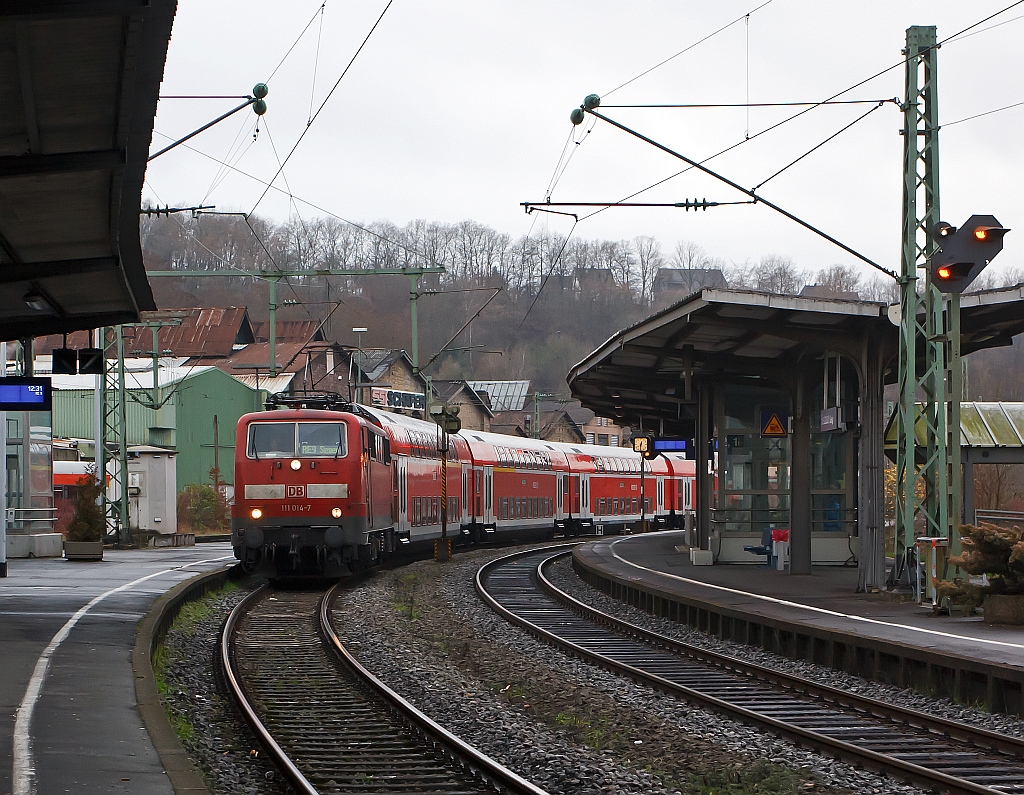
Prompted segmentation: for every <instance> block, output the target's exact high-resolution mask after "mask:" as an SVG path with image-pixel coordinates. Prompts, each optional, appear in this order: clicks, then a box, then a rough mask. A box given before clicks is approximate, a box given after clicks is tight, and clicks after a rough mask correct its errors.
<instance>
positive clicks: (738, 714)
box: [475, 550, 1012, 795]
mask: <svg viewBox="0 0 1024 795" xmlns="http://www.w3.org/2000/svg"><path fill="white" fill-rule="evenodd" d="M562 554H565V553H562ZM531 555H534V556H536V555H538V552H537V551H536V550H530V551H525V552H517V553H513V554H511V555H505V556H503V557H501V558H497V559H495V560H493V561H491V562H490V563H488V564H486V565H484V566H483V567H481V568H480V569H479V570H478V571H477V574H476V578H475V582H476V589H477V592H478V594H479V595H480V597H481V598H482V599H483V601H484V602H485V603H487V604H488V605H489V606H490V607H491V609H493V610H494V611H495V612H496V613H498V614H499V615H501V616H502V617H504V618H505V619H506V620H508V621H509V622H511V623H513V624H516V625H517V626H520V627H522V628H523V629H525V630H527V631H528V632H530V633H531V634H533V635H535V636H536V637H538V638H539V639H541V640H543V641H545V642H546V643H548V644H550V645H553V646H555V647H557V648H560V649H562V650H564V651H567V652H569V653H570V654H572V655H574V656H576V657H579V658H580V659H583V660H585V661H587V662H590V663H593V664H596V665H598V666H600V667H603V668H606V669H608V670H611V671H613V672H615V673H618V674H622V675H624V676H627V677H629V678H631V679H634V680H636V681H639V682H642V683H644V684H648V685H650V686H653V687H654V688H656V689H658V690H661V691H663V692H667V693H670V694H672V695H677V696H681V697H683V698H685V699H687V700H689V701H692V702H695V703H697V704H700V705H701V706H704V707H706V708H709V709H711V710H713V711H715V712H719V713H722V714H725V715H727V716H729V717H730V718H733V719H735V720H737V721H739V722H742V723H747V724H751V725H754V726H756V727H758V728H760V729H764V730H767V731H769V732H771V733H775V734H778V735H780V736H782V737H785V738H786V739H789V740H791V741H793V742H795V743H797V744H798V745H801V746H803V747H806V748H810V749H813V750H815V751H819V752H821V753H825V754H827V755H829V756H833V757H836V758H839V759H841V760H843V761H846V762H850V763H852V764H855V765H860V766H862V767H865V768H868V769H871V770H874V771H876V772H879V773H883V774H888V775H896V776H898V777H899V778H902V779H903V780H906V781H910V782H911V783H914V784H917V785H919V786H924V787H927V788H933V789H937V790H939V791H941V792H948V793H950V794H951V795H1006V793H1005V792H1004V791H1003V790H1000V789H995V788H992V787H987V786H984V785H981V784H976V783H974V782H971V781H967V780H965V779H962V778H958V777H955V776H951V775H948V774H946V773H942V772H939V771H935V770H930V769H928V768H926V767H923V766H921V765H917V764H914V763H913V762H907V761H905V760H902V759H897V758H895V757H892V756H889V755H887V754H884V753H879V752H877V751H873V750H871V749H869V748H864V747H861V746H858V745H856V744H854V743H851V742H847V741H845V740H841V739H838V738H835V737H830V736H828V735H826V734H823V733H821V732H818V731H814V730H811V729H806V728H803V727H800V726H797V725H795V724H793V723H790V722H787V721H784V720H779V719H776V718H773V717H771V716H769V715H765V714H761V713H759V712H756V711H754V710H752V709H747V708H746V707H743V706H740V705H738V704H733V703H730V702H729V701H726V700H724V699H722V698H718V697H716V696H714V695H711V694H709V693H705V692H701V691H700V690H699V689H694V688H692V687H688V686H686V685H683V684H680V683H678V682H674V681H671V680H669V679H666V678H665V677H663V676H660V675H658V674H654V673H651V672H650V671H646V670H644V669H643V668H641V667H637V666H636V665H632V664H630V663H626V662H623V661H621V660H617V659H615V658H613V657H610V656H608V655H606V654H602V653H600V652H596V651H593V650H590V649H587V648H585V647H583V646H581V645H579V644H577V643H574V642H573V641H571V640H568V639H566V638H564V637H561V636H560V635H558V634H556V633H555V632H552V631H549V630H547V629H544V628H543V627H541V626H539V625H538V624H536V623H534V622H533V621H530V620H528V619H527V618H524V617H523V616H520V615H518V614H517V613H515V612H514V611H513V610H510V609H508V608H507V607H505V606H504V605H503V604H501V603H500V601H499V600H498V599H497V598H495V597H494V596H493V595H492V594H491V593H490V592H489V591H488V588H487V585H486V584H485V581H487V580H489V579H490V578H491V576H492V575H493V574H494V573H495V572H496V571H497V570H498V569H500V568H501V567H502V566H506V565H509V564H510V563H512V562H514V561H515V560H516V559H518V558H523V557H527V556H531ZM559 556H560V555H559ZM551 557H554V556H551ZM545 560H547V559H545ZM544 562H545V561H542V562H541V564H539V565H538V566H537V567H536V568H535V570H534V571H533V572H531V573H532V574H535V573H536V571H537V570H539V569H540V568H541V566H542V565H543V563H544ZM538 579H539V578H538ZM530 584H531V585H532V587H533V590H534V591H535V592H537V591H539V590H540V589H539V588H538V586H537V584H535V583H533V582H532V577H531V578H530ZM552 587H553V586H552ZM528 591H529V588H523V587H521V586H519V587H518V588H517V589H516V591H515V592H516V594H517V596H520V597H522V596H524V595H526V596H528V595H529V594H528ZM540 595H541V596H542V597H543V598H545V599H552V598H553V597H549V596H547V595H546V594H544V593H543V592H542V591H541V592H540ZM570 598H571V597H570ZM595 612H597V611H595ZM608 618H609V619H611V618H612V617H611V616H608ZM612 620H615V619H612ZM593 623H596V622H593ZM605 629H606V631H607V632H608V633H609V635H612V636H614V637H619V638H621V635H620V634H619V633H618V632H613V631H612V630H610V629H607V628H605ZM639 629H640V628H638V627H637V628H631V629H630V634H632V635H633V638H637V637H638V635H637V634H636V631H637V630H639ZM652 634H653V633H652ZM658 637H659V638H660V637H661V636H658ZM665 640H668V639H665ZM658 642H659V643H660V642H661V641H660V640H659V641H658ZM646 645H648V646H649V645H651V644H649V643H648V644H646ZM695 651H696V649H695ZM701 651H702V650H701ZM726 659H727V660H728V666H729V667H730V668H732V669H734V670H737V671H738V667H739V665H740V662H739V661H738V660H732V659H730V658H726ZM642 664H643V663H640V665H642ZM773 673H774V674H776V675H777V672H773ZM800 686H801V688H810V687H812V686H813V687H815V688H820V687H822V686H820V685H816V684H814V683H811V682H806V680H800ZM850 695H851V694H844V696H846V697H849V696H850ZM857 712H858V714H860V713H861V712H863V710H857ZM908 712H910V711H908ZM913 715H914V716H915V719H916V717H917V716H919V715H920V713H913ZM926 717H928V720H929V721H940V720H941V719H935V718H931V717H930V716H926ZM912 725H913V724H912ZM922 728H924V727H922ZM957 728H958V729H959V730H960V731H965V730H966V729H965V727H962V726H958V727H957ZM986 734H987V735H991V734H994V733H991V732H987V733H986ZM985 739H986V741H987V740H988V738H987V737H986V738H985ZM1003 739H1005V740H1007V741H1011V742H1012V738H1003ZM981 745H982V747H983V748H984V747H985V743H982V744H981Z"/></svg>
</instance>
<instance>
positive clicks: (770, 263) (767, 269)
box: [729, 254, 805, 295]
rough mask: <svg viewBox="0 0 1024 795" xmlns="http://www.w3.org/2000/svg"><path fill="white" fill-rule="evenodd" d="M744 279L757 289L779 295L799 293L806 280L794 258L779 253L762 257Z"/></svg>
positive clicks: (730, 281)
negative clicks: (794, 262) (797, 267)
mask: <svg viewBox="0 0 1024 795" xmlns="http://www.w3.org/2000/svg"><path fill="white" fill-rule="evenodd" d="M744 280H745V281H747V283H748V284H749V285H750V287H752V288H753V289H755V290H760V291H762V292H766V293H775V294H777V295H793V294H795V293H798V292H800V288H801V287H803V285H804V281H805V279H804V274H803V273H802V272H801V271H798V270H797V269H796V266H795V265H794V264H793V260H791V259H790V258H789V257H782V256H779V255H778V254H767V255H765V256H763V257H761V261H760V262H759V263H758V264H757V265H756V266H754V267H752V268H750V269H749V271H748V273H747V274H746V276H745V279H744ZM729 283H730V284H731V283H732V279H730V280H729Z"/></svg>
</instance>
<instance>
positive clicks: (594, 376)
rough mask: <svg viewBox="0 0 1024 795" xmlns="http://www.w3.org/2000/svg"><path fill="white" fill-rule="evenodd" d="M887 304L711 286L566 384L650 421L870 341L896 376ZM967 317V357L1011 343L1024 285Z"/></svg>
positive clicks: (971, 309) (599, 405) (619, 338)
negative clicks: (707, 392)
mask: <svg viewBox="0 0 1024 795" xmlns="http://www.w3.org/2000/svg"><path fill="white" fill-rule="evenodd" d="M889 311H890V307H889V305H887V304H884V303H878V302H874V301H860V300H846V299H828V298H811V297H802V296H795V295H773V294H770V293H761V292H755V291H751V290H728V289H704V290H700V291H698V292H696V293H694V294H693V295H691V296H689V297H687V298H684V299H683V300H681V301H679V302H678V303H677V304H674V305H673V306H670V307H668V308H667V309H665V310H662V311H661V312H658V313H657V314H654V315H652V316H651V317H649V318H647V319H646V320H643V321H641V322H639V323H637V324H635V325H633V326H630V327H629V328H626V329H623V330H622V331H620V332H618V333H617V334H615V335H614V336H612V337H611V338H610V339H609V340H608V341H607V342H605V343H604V344H603V345H602V346H601V347H600V348H598V349H597V350H595V351H594V352H593V353H591V354H590V355H589V356H588V357H587V358H586V359H584V360H583V361H582V362H580V363H579V364H577V365H576V366H575V367H573V368H572V370H570V372H569V375H568V377H567V381H568V382H569V386H570V388H571V390H572V394H573V397H576V398H578V399H579V400H580V401H581V402H582V403H583V405H584V406H586V407H587V408H589V409H592V410H593V411H595V412H596V413H597V414H598V415H599V416H606V417H615V418H617V419H619V420H621V421H622V422H623V423H625V424H633V425H639V424H640V420H641V418H644V421H643V424H644V427H651V425H650V424H649V422H650V421H655V420H656V421H661V422H664V423H666V424H667V427H671V425H672V424H673V423H675V422H676V421H678V420H680V419H682V420H685V419H686V418H687V417H688V416H691V414H692V412H691V413H688V411H687V407H688V406H691V405H693V404H695V402H696V401H695V397H694V392H693V384H694V383H695V382H696V381H698V380H705V381H706V380H712V381H716V382H720V383H721V382H727V381H736V380H746V381H749V380H760V381H763V382H770V383H775V384H779V385H782V386H788V385H789V383H790V382H791V379H792V377H793V376H792V374H793V371H794V368H795V367H796V365H797V363H798V362H801V361H805V360H806V358H807V357H808V356H820V355H821V354H822V353H824V352H826V351H830V352H839V353H842V354H844V355H845V356H848V357H849V358H850V359H852V360H853V361H855V362H861V361H862V360H863V359H864V358H865V346H867V347H868V348H870V350H871V354H872V356H871V358H872V359H873V360H875V361H880V362H882V363H883V365H885V366H886V371H885V380H886V381H888V382H893V381H895V380H896V373H895V362H894V359H895V356H896V353H897V352H898V346H899V336H898V329H897V327H896V326H895V325H893V323H892V322H891V321H890V319H889ZM897 317H898V313H897ZM960 324H961V331H962V343H961V350H962V352H963V353H964V354H965V355H966V354H968V353H971V352H973V351H976V350H981V349H983V348H990V347H996V346H999V345H1009V344H1011V342H1012V338H1013V336H1014V335H1016V334H1020V333H1022V332H1024V285H1018V286H1016V287H1012V288H1008V289H1001V290H988V291H985V292H980V293H973V294H969V295H965V296H963V297H962V301H961V321H960ZM923 356H924V351H920V352H919V362H920V366H923V364H924V359H923Z"/></svg>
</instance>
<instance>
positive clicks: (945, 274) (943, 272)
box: [936, 265, 953, 279]
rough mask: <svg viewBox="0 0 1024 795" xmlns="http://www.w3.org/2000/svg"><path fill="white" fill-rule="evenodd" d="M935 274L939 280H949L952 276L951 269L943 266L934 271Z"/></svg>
mask: <svg viewBox="0 0 1024 795" xmlns="http://www.w3.org/2000/svg"><path fill="white" fill-rule="evenodd" d="M936 273H937V274H938V276H939V278H940V279H949V278H952V276H953V269H952V268H951V267H949V266H948V265H943V266H941V267H940V268H939V269H938V270H937V271H936Z"/></svg>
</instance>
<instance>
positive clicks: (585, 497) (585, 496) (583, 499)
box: [579, 472, 591, 519]
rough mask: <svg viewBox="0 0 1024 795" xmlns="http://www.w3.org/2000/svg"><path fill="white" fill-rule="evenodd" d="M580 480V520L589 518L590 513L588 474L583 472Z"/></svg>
mask: <svg viewBox="0 0 1024 795" xmlns="http://www.w3.org/2000/svg"><path fill="white" fill-rule="evenodd" d="M579 478H580V519H589V518H591V513H590V473H589V472H584V473H583V474H582V475H580V476H579Z"/></svg>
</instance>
